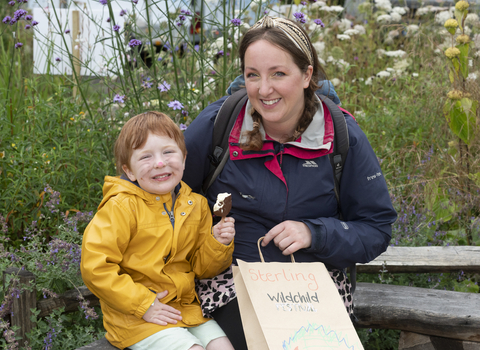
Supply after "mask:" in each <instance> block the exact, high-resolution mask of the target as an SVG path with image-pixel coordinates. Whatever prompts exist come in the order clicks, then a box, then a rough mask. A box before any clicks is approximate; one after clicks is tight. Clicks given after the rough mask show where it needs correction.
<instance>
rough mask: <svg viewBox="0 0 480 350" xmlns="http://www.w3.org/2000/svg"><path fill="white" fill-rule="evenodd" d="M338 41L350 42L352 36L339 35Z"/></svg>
mask: <svg viewBox="0 0 480 350" xmlns="http://www.w3.org/2000/svg"><path fill="white" fill-rule="evenodd" d="M337 39H340V40H350V39H351V38H350V35H346V34H337Z"/></svg>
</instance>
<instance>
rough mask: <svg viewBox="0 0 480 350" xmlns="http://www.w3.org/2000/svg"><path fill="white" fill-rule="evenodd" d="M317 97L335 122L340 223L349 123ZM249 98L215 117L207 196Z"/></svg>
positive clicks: (238, 98)
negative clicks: (229, 139)
mask: <svg viewBox="0 0 480 350" xmlns="http://www.w3.org/2000/svg"><path fill="white" fill-rule="evenodd" d="M317 96H318V97H319V98H320V100H321V101H322V102H324V103H325V104H326V105H327V108H328V110H329V111H330V115H331V116H332V120H333V127H334V138H333V152H332V153H330V154H329V157H330V163H331V164H332V169H333V173H334V181H335V187H334V191H335V196H336V198H337V203H338V212H339V214H340V219H342V211H341V206H340V191H339V188H340V179H341V177H342V170H343V165H344V163H345V159H346V158H347V153H348V148H349V140H348V129H347V123H346V121H345V116H344V115H343V112H342V110H341V109H340V108H339V107H338V106H337V105H336V104H335V103H334V102H333V101H332V100H330V99H329V98H327V97H326V96H324V95H318V94H317ZM247 98H248V97H247V90H246V89H245V88H243V89H240V90H238V91H236V92H235V93H233V94H232V95H230V96H229V97H228V98H227V99H226V100H225V101H224V102H223V104H222V106H221V107H220V109H219V111H218V113H217V116H216V117H215V123H214V126H213V143H212V152H211V154H210V155H209V159H210V170H209V172H208V176H207V177H206V178H205V179H204V181H203V185H202V194H203V195H206V194H207V191H208V189H209V188H210V186H211V185H212V183H213V182H214V181H215V179H216V178H217V176H218V175H219V174H220V173H221V172H222V169H223V167H224V166H225V163H226V162H227V160H228V158H229V152H228V138H229V137H230V132H231V131H232V128H233V125H234V124H235V121H236V119H237V116H238V115H239V114H240V111H241V110H242V108H243V106H244V105H245V103H246V101H247ZM349 269H350V282H351V284H352V289H351V293H352V295H353V292H354V291H355V287H356V266H355V265H353V266H351V267H349Z"/></svg>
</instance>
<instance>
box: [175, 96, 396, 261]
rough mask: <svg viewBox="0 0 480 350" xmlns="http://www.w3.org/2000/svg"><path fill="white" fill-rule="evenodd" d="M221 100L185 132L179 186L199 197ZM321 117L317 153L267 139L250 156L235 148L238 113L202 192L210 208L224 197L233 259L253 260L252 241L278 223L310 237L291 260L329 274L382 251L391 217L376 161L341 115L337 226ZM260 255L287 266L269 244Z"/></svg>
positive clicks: (328, 132)
mask: <svg viewBox="0 0 480 350" xmlns="http://www.w3.org/2000/svg"><path fill="white" fill-rule="evenodd" d="M225 98H226V97H223V98H222V99H220V100H219V101H216V102H214V103H212V104H210V105H209V106H208V107H207V108H205V110H203V111H202V112H201V113H200V115H199V116H198V117H197V118H196V119H195V120H194V121H193V122H192V124H191V125H190V126H189V127H188V129H187V130H186V131H185V140H186V144H187V150H188V155H187V160H186V165H185V173H184V176H183V180H184V181H185V182H186V183H187V184H188V185H189V186H190V187H192V189H193V190H194V191H196V192H200V190H201V188H202V182H203V179H204V178H205V177H206V176H207V175H208V170H209V158H208V155H209V154H210V153H211V143H212V133H213V123H214V120H215V116H216V114H217V112H218V110H219V108H220V106H221V104H222V103H223V101H224V100H225ZM323 107H325V106H323ZM247 110H248V109H247ZM324 110H325V128H324V135H323V137H324V140H323V141H322V142H323V145H322V146H321V147H320V149H309V148H308V147H307V148H302V147H303V146H302V144H298V142H297V143H287V144H284V145H282V144H280V143H278V142H276V141H274V140H268V137H267V141H265V142H264V147H263V149H262V150H261V151H258V152H257V151H242V150H241V149H240V148H239V147H238V137H239V132H240V129H239V127H240V126H241V125H242V122H241V121H240V122H239V120H240V119H241V118H243V117H244V116H243V115H242V114H244V111H245V109H244V111H242V113H240V116H239V117H238V118H237V124H236V125H235V127H234V130H233V131H232V133H231V136H230V139H229V143H230V159H229V160H228V161H227V163H226V164H225V167H224V169H223V171H222V172H221V174H220V175H219V176H218V177H217V179H216V180H215V182H214V183H213V184H212V186H211V187H210V189H209V190H208V193H207V199H208V202H209V205H210V207H212V206H213V204H214V203H215V200H216V196H217V194H218V193H222V192H229V193H231V194H232V210H231V212H230V215H231V216H233V217H234V218H235V229H236V236H235V251H234V254H233V256H234V259H237V258H239V259H242V260H244V261H248V262H252V261H259V255H258V249H257V245H256V244H257V240H258V238H259V237H261V236H264V235H265V234H266V233H267V232H268V231H269V230H270V229H271V228H273V227H274V226H275V225H277V224H279V223H281V222H283V221H285V220H295V221H302V222H304V223H305V224H307V226H308V227H309V228H310V231H311V233H312V245H311V247H310V248H308V249H301V250H299V251H298V252H296V253H295V254H294V255H295V260H296V261H299V262H309V261H321V262H323V263H325V264H326V265H327V267H329V268H339V269H343V268H346V267H348V266H351V265H352V264H353V263H367V262H369V261H371V260H373V259H374V258H376V257H377V256H378V255H380V254H381V253H382V252H384V251H385V250H386V248H387V246H388V243H389V242H390V239H391V225H392V223H393V222H394V221H395V220H396V217H397V214H396V212H395V210H394V209H393V206H392V203H391V200H390V196H389V193H388V190H387V185H386V182H385V179H384V177H383V173H382V171H381V169H380V165H379V163H378V160H377V157H376V155H375V153H374V151H373V149H372V147H371V146H370V143H369V142H368V140H367V137H366V136H365V134H364V133H363V132H362V130H361V129H360V127H359V126H358V125H357V123H356V121H355V120H354V119H353V118H352V117H351V116H350V115H348V113H345V115H346V120H347V125H348V131H349V141H350V149H349V152H348V156H347V159H346V161H345V165H344V170H343V173H342V179H341V183H340V202H341V211H342V214H343V221H340V220H339V219H338V207H337V200H336V197H335V193H334V175H333V170H332V166H331V163H330V159H329V157H328V153H330V152H331V147H330V146H329V143H328V141H332V140H333V124H332V122H331V118H330V114H329V112H328V110H327V109H326V108H324ZM322 118H323V117H322ZM245 119H247V118H246V117H245ZM313 124H314V123H312V124H311V125H310V126H309V128H308V129H307V131H308V130H309V129H311V128H312V125H313ZM307 131H306V132H305V133H304V134H303V135H302V137H304V136H305V135H306V134H307ZM304 138H306V136H305V137H304ZM322 142H321V143H322ZM235 152H238V153H235ZM262 251H263V254H264V257H265V260H266V261H290V258H289V257H287V256H284V255H282V253H281V251H280V250H279V249H278V248H277V247H276V246H275V245H274V243H273V242H270V244H269V245H268V246H267V247H265V248H263V249H262Z"/></svg>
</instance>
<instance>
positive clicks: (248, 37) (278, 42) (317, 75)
mask: <svg viewBox="0 0 480 350" xmlns="http://www.w3.org/2000/svg"><path fill="white" fill-rule="evenodd" d="M282 21H288V22H289V26H292V24H293V25H294V26H295V27H296V28H298V29H300V31H301V32H302V33H303V35H301V36H302V39H305V40H306V41H307V43H305V44H306V45H305V46H308V48H306V50H309V51H310V52H308V53H309V54H310V57H309V55H307V54H306V53H305V52H304V51H302V50H301V49H300V48H299V45H298V44H296V43H295V41H294V40H293V39H292V37H291V36H288V35H287V34H286V33H285V30H282V29H280V28H277V27H270V26H268V27H257V28H252V29H250V30H249V31H248V32H247V33H245V35H244V36H243V38H242V41H241V43H240V46H239V49H238V51H239V56H240V61H241V68H242V72H244V73H245V53H246V51H247V49H248V47H249V46H250V45H251V44H253V43H255V42H256V41H259V40H265V41H268V42H269V43H270V44H272V45H275V46H277V47H278V48H280V49H281V50H284V51H286V52H288V53H289V54H290V55H291V56H292V58H293V62H295V64H296V65H297V66H298V68H299V69H300V70H301V71H302V72H304V73H305V72H306V71H307V69H308V66H309V65H311V66H312V67H313V72H312V77H311V79H310V85H309V86H308V87H307V88H306V89H304V95H305V109H304V110H303V113H302V116H301V117H300V120H299V121H298V124H297V127H296V129H295V133H294V135H293V136H292V137H291V138H290V139H289V140H287V142H288V141H294V140H296V139H297V138H298V137H299V136H300V135H301V134H302V133H303V132H304V131H305V130H306V129H307V127H308V126H309V125H310V123H311V121H312V120H313V116H314V115H315V113H316V111H317V108H318V101H317V99H316V97H315V91H316V90H317V89H318V88H319V87H318V85H317V82H318V81H319V80H324V79H326V73H325V71H324V70H323V68H322V66H321V65H320V62H319V61H318V56H317V53H316V51H315V49H314V48H313V47H312V43H311V41H310V38H309V37H308V34H307V33H306V32H305V30H304V29H303V28H301V27H300V26H298V25H297V24H296V23H295V22H293V21H290V20H283V19H282ZM257 23H258V22H257ZM281 25H282V24H280V26H281ZM298 29H296V30H297V31H298ZM310 60H313V64H311V63H310ZM251 114H252V118H253V121H254V122H256V123H255V124H254V128H253V130H252V131H247V132H246V133H245V136H246V137H247V141H246V142H245V143H243V144H242V145H241V147H242V149H244V150H260V149H261V148H262V146H263V140H262V136H261V134H260V130H259V124H260V123H261V122H262V116H261V115H260V114H259V113H258V112H257V111H255V110H254V109H253V108H252V111H251Z"/></svg>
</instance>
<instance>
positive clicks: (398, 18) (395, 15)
mask: <svg viewBox="0 0 480 350" xmlns="http://www.w3.org/2000/svg"><path fill="white" fill-rule="evenodd" d="M390 17H392V21H393V22H400V21H401V20H402V15H401V14H399V13H397V12H391V13H390Z"/></svg>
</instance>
